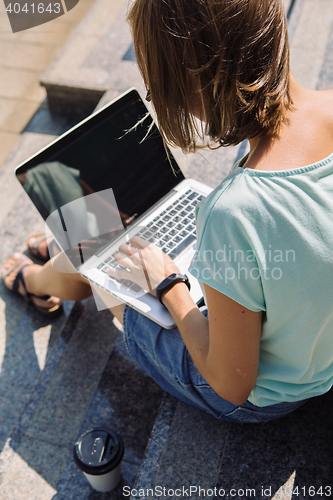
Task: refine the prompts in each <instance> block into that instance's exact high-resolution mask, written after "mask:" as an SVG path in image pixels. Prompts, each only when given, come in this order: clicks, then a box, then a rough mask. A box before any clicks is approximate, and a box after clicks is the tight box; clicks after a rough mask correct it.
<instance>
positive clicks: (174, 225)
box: [97, 189, 204, 294]
mask: <svg viewBox="0 0 333 500" xmlns="http://www.w3.org/2000/svg"><path fill="white" fill-rule="evenodd" d="M203 198H204V196H203V195H201V194H199V193H197V192H196V191H194V190H192V189H189V190H188V191H186V193H184V194H183V195H182V196H180V197H179V198H177V200H176V201H175V202H173V203H172V204H171V205H169V206H168V207H167V208H166V209H165V210H163V212H161V213H160V214H159V215H158V216H157V217H155V219H154V220H153V221H151V222H149V223H148V224H147V225H146V226H145V227H144V228H143V229H141V230H140V231H139V232H138V233H137V234H136V236H139V237H140V238H142V239H144V240H145V241H147V242H150V243H153V244H154V245H156V246H157V247H159V248H161V250H162V251H163V252H164V253H166V254H167V255H169V256H170V257H171V259H175V257H177V256H178V255H180V254H181V252H182V251H183V250H185V249H186V248H187V247H188V246H190V245H191V243H193V242H194V241H195V240H196V230H195V207H196V205H197V204H198V203H199V202H200V201H201V200H203ZM116 253H117V252H114V253H113V254H112V255H110V257H107V258H106V259H105V260H104V262H102V263H101V264H100V265H99V266H98V268H97V269H100V270H101V271H102V272H104V273H106V274H107V271H108V269H109V267H114V268H118V269H120V268H121V266H120V265H119V264H117V263H116V262H115V260H114V255H115V254H116ZM116 281H118V282H119V283H121V285H122V288H125V289H126V290H131V292H132V293H134V294H140V293H141V292H142V288H141V287H140V286H139V285H137V284H136V283H133V281H131V280H123V279H121V280H116Z"/></svg>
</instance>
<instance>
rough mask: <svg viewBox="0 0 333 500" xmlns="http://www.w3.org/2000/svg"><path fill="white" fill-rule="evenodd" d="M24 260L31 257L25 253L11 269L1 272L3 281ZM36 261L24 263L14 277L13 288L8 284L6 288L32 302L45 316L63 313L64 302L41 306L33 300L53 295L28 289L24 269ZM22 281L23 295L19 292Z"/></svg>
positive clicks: (45, 298) (46, 298)
mask: <svg viewBox="0 0 333 500" xmlns="http://www.w3.org/2000/svg"><path fill="white" fill-rule="evenodd" d="M24 261H30V259H28V258H27V257H26V256H25V255H23V256H22V257H21V259H19V260H18V261H17V262H16V263H15V264H14V265H13V266H11V267H10V268H9V269H7V270H6V271H5V272H3V273H2V274H1V279H2V281H3V282H4V280H5V278H6V277H7V276H9V275H10V273H12V272H13V270H14V269H15V268H16V267H18V266H19V265H20V263H22V262H24ZM33 264H34V263H33V262H32V261H30V262H29V263H27V264H24V265H22V267H21V268H20V269H19V271H18V273H17V275H16V277H15V279H14V282H13V288H12V289H10V288H8V287H7V286H6V284H5V283H4V284H5V286H6V288H7V289H8V290H10V291H12V292H14V293H16V294H17V295H19V296H20V297H23V298H25V300H26V301H27V302H28V303H29V304H32V305H33V306H34V307H35V308H36V309H37V311H39V312H40V313H42V314H44V315H45V316H57V315H59V314H61V313H62V311H63V306H62V302H59V304H56V305H55V306H51V307H41V306H38V305H36V303H35V302H34V301H33V297H35V298H37V299H41V300H48V299H49V298H51V295H42V296H41V295H35V294H34V293H31V292H28V290H27V286H26V284H25V281H24V278H23V269H24V268H25V267H27V266H31V265H33ZM20 283H21V284H22V286H23V288H24V291H25V295H22V294H21V293H20V292H19V286H20Z"/></svg>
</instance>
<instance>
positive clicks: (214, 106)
mask: <svg viewBox="0 0 333 500" xmlns="http://www.w3.org/2000/svg"><path fill="white" fill-rule="evenodd" d="M128 20H129V23H130V26H131V30H132V35H133V40H134V46H135V53H136V58H137V62H138V65H139V68H140V71H141V74H142V76H143V79H144V82H145V85H146V88H147V90H149V92H150V95H151V99H152V103H153V105H154V108H155V111H156V115H157V118H158V121H159V126H160V130H161V133H162V136H163V137H164V139H165V140H166V141H167V142H168V143H169V144H171V145H175V146H179V147H181V148H182V149H183V150H185V151H191V150H194V149H195V148H196V145H197V139H198V135H199V136H200V135H201V136H203V135H206V136H209V137H210V138H211V139H213V140H214V142H215V143H216V144H217V145H218V146H229V145H236V144H239V143H240V142H241V141H242V140H244V139H246V138H251V137H254V136H257V135H263V134H266V133H267V132H272V133H276V132H278V130H279V128H280V125H281V123H282V122H283V121H284V120H285V112H286V110H287V109H290V108H291V104H292V103H291V98H290V93H289V79H290V68H289V45H288V34H287V26H286V16H285V11H284V6H283V1H282V0H134V2H133V4H132V6H131V8H130V11H129V14H128ZM198 100H199V102H200V104H201V105H202V108H203V110H204V113H205V120H204V121H205V123H204V125H203V127H204V130H202V131H200V130H199V127H198V122H197V121H196V119H195V118H194V117H193V114H192V113H191V109H192V111H193V103H194V102H195V101H198Z"/></svg>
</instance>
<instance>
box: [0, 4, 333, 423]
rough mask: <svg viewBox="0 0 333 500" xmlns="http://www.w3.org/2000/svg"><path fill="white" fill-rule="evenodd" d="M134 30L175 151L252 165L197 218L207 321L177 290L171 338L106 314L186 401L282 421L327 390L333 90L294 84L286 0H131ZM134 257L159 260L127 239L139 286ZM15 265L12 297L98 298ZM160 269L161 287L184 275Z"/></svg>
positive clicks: (168, 299)
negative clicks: (245, 147) (215, 150)
mask: <svg viewBox="0 0 333 500" xmlns="http://www.w3.org/2000/svg"><path fill="white" fill-rule="evenodd" d="M128 18H129V22H130V25H131V28H132V32H133V39H134V45H135V50H136V56H137V61H138V64H139V68H140V70H141V73H142V76H143V78H144V81H145V84H146V87H147V90H148V91H149V94H150V98H151V100H152V104H153V106H154V108H155V111H156V114H157V118H158V121H159V125H160V130H161V133H162V135H163V137H164V139H165V140H166V142H168V143H170V144H172V145H176V146H179V147H181V148H182V149H183V150H185V151H192V150H195V149H196V148H197V147H199V146H198V144H199V143H200V144H201V145H202V142H203V141H205V140H206V141H208V140H209V144H210V146H211V147H219V146H227V145H232V144H233V145H236V144H239V143H240V142H241V141H243V140H244V139H248V140H249V143H250V153H249V154H248V155H247V156H246V157H245V158H243V160H241V161H240V162H239V163H238V164H237V165H235V166H234V168H233V170H232V172H231V174H230V175H229V176H228V177H227V178H226V179H225V180H224V181H223V182H222V183H221V184H220V185H219V186H217V188H216V189H215V190H214V191H213V192H212V194H211V195H209V196H208V197H207V198H206V199H205V200H204V201H203V202H202V203H201V204H200V205H199V207H198V210H197V235H198V248H197V252H196V255H195V257H194V259H193V261H192V265H191V269H190V271H191V272H192V273H193V274H194V275H195V276H196V277H197V278H198V279H199V281H200V282H201V283H202V286H203V289H204V293H205V298H206V304H207V308H208V317H207V312H206V314H202V313H201V312H200V310H199V309H198V307H197V306H196V304H195V303H193V301H192V299H191V298H190V295H189V293H188V288H187V286H186V283H184V282H182V281H181V282H173V286H172V287H171V288H169V289H168V290H167V291H166V292H165V293H163V294H162V296H161V300H162V302H163V303H164V305H165V306H166V307H167V308H168V310H169V311H170V313H171V314H172V316H173V318H174V320H175V323H176V325H177V328H175V329H174V330H171V331H170V330H163V329H161V328H160V327H159V326H158V325H156V324H155V323H153V322H151V321H150V320H148V319H147V318H145V317H144V316H142V315H140V314H139V313H137V312H136V311H134V310H133V309H131V308H129V307H127V306H126V307H124V306H123V305H120V306H118V307H116V308H112V309H111V311H112V312H113V313H114V314H115V316H116V317H117V318H118V319H119V320H120V321H121V322H123V327H124V337H125V342H126V345H127V347H128V350H129V352H130V353H131V354H132V355H133V356H134V357H135V358H136V360H137V361H138V362H139V363H140V364H141V366H142V367H143V368H144V369H145V370H146V371H147V373H148V374H149V375H151V376H152V377H153V378H154V379H155V380H156V382H157V383H159V384H160V385H161V386H162V387H163V388H164V389H166V390H167V391H169V392H170V393H172V394H174V395H175V396H177V397H179V398H180V399H182V400H183V401H185V402H187V403H189V404H191V405H193V406H195V407H197V408H200V409H202V410H204V411H207V412H209V413H211V414H213V415H214V416H216V417H217V418H221V419H225V420H231V421H237V422H263V421H267V420H270V419H273V418H277V417H279V416H283V415H286V414H288V413H290V412H291V411H292V410H294V409H295V408H297V407H299V406H300V405H301V404H303V402H304V401H305V400H307V399H308V398H311V397H315V396H317V395H320V394H323V393H325V392H327V391H328V390H329V389H330V387H331V386H332V383H333V335H332V329H333V302H332V300H331V294H330V289H331V283H332V281H333V266H332V250H333V230H332V229H333V222H332V220H333V219H332V214H333V154H332V152H333V111H332V110H333V91H325V92H315V91H309V90H306V89H304V88H302V87H301V86H300V85H299V84H298V83H297V82H296V81H295V79H294V78H293V77H292V76H291V74H290V69H289V47H288V37H287V27H286V18H285V13H284V8H283V2H282V0H233V1H230V0H134V2H133V3H132V6H131V10H130V12H129V16H128ZM207 138H208V139H207ZM137 248H140V249H142V252H143V253H144V256H145V258H144V261H145V263H147V266H148V265H149V262H153V261H154V259H155V258H156V257H159V258H160V257H161V255H160V250H159V249H158V248H156V247H155V246H153V245H150V246H149V247H144V246H143V244H142V241H141V240H140V239H138V238H134V239H133V240H132V242H131V246H128V245H122V246H121V247H120V248H119V254H118V258H119V261H121V262H122V264H124V265H125V264H126V266H125V267H126V268H127V269H129V270H125V269H124V270H118V271H114V272H113V275H114V276H116V277H119V278H122V277H125V276H126V277H128V276H129V274H130V275H131V279H132V280H135V278H136V276H138V275H139V274H138V273H139V261H138V257H137V253H136V251H135V249H137ZM20 258H22V256H21V255H14V256H13V257H12V259H11V260H10V261H9V262H8V263H7V265H6V267H5V270H4V272H5V273H6V274H7V277H6V278H5V284H6V286H7V287H8V288H10V289H13V288H14V289H16V290H17V291H18V292H19V293H21V294H22V295H25V294H27V292H28V293H33V294H35V295H37V296H40V295H43V294H51V295H53V296H52V297H50V298H49V299H47V301H48V303H46V302H45V299H44V307H47V308H48V307H49V306H52V305H54V304H56V303H57V301H58V300H59V299H56V297H60V298H62V299H81V298H83V297H85V296H87V295H88V294H89V293H90V287H89V284H88V283H87V282H84V281H83V279H82V278H81V277H80V276H79V275H65V274H60V273H57V272H56V271H55V270H54V269H53V268H52V266H51V264H50V263H47V264H45V265H44V266H43V267H41V266H36V265H28V266H26V267H24V268H23V271H21V270H22V266H24V264H27V263H28V262H24V261H23V262H20ZM163 259H164V269H159V270H158V271H157V273H156V275H155V276H154V280H156V282H162V281H163V280H164V279H165V278H166V277H167V276H169V275H170V274H172V273H179V270H178V268H177V266H176V265H175V264H174V262H173V261H172V260H171V259H170V258H168V257H167V256H165V255H164V254H163ZM28 264H30V263H28ZM10 266H11V267H12V268H11V269H10ZM18 275H19V276H21V277H20V278H19V279H17V276H18ZM14 282H16V284H15V286H14ZM23 283H25V287H26V290H24V286H23ZM152 293H156V291H155V290H153V291H152ZM32 300H34V301H36V300H42V299H37V298H33V297H32ZM41 305H42V304H41V303H39V306H41ZM208 318H209V319H208Z"/></svg>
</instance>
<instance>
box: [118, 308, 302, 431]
mask: <svg viewBox="0 0 333 500" xmlns="http://www.w3.org/2000/svg"><path fill="white" fill-rule="evenodd" d="M203 314H205V315H207V310H206V311H204V312H203ZM123 324H124V340H125V345H126V347H127V350H128V352H129V354H130V355H131V356H132V357H133V358H134V359H135V360H136V362H137V363H138V364H139V365H140V366H141V368H142V369H143V370H144V371H145V372H146V373H147V374H148V375H149V376H150V377H151V378H152V379H153V380H155V382H156V383H157V384H158V385H159V386H160V387H162V389H164V390H165V391H167V392H169V393H170V394H172V395H173V396H175V397H177V398H178V399H180V400H182V401H184V402H185V403H188V404H189V405H192V406H194V407H195V408H199V409H200V410H203V411H205V412H207V413H210V414H211V415H213V416H214V417H216V418H218V419H221V420H226V421H229V422H239V423H260V422H267V421H269V420H273V419H276V418H279V417H283V416H285V415H287V414H288V413H290V412H292V411H293V410H295V409H296V408H298V407H299V406H301V405H302V404H303V403H304V402H305V401H296V402H293V403H279V404H276V405H272V406H266V407H259V406H255V405H253V404H252V403H250V402H249V401H246V402H245V403H244V404H242V405H234V404H232V403H230V402H229V401H226V400H225V399H223V398H221V397H220V396H219V395H218V394H216V392H215V391H214V390H213V389H212V388H211V387H210V385H208V384H207V382H206V381H205V379H204V378H203V377H202V375H201V373H200V372H199V371H198V369H197V368H196V366H195V365H194V363H193V361H192V358H191V357H190V355H189V352H188V350H187V348H186V346H185V344H184V341H183V339H182V337H181V335H180V333H179V330H178V329H177V328H174V329H172V330H165V329H164V328H161V327H160V326H159V325H157V324H156V323H154V322H153V321H151V320H150V319H148V318H147V317H146V316H144V315H142V314H140V313H138V312H137V311H135V310H134V309H132V308H131V307H129V306H126V307H125V310H124V323H123Z"/></svg>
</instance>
